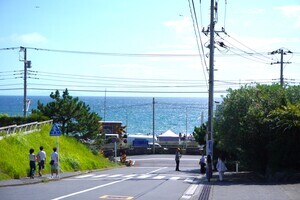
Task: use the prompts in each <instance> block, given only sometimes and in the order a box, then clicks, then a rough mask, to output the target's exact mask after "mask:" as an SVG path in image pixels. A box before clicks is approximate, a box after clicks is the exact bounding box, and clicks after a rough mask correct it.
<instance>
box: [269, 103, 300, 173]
mask: <svg viewBox="0 0 300 200" xmlns="http://www.w3.org/2000/svg"><path fill="white" fill-rule="evenodd" d="M268 122H269V123H270V125H271V128H272V129H273V130H274V132H273V133H274V138H273V140H272V141H271V144H270V145H269V152H270V153H271V154H270V159H269V162H270V165H271V166H273V168H274V171H277V170H280V169H300V154H299V152H300V146H299V144H300V104H299V103H298V104H295V105H293V104H291V103H288V104H287V105H286V106H283V107H281V108H277V109H275V110H273V111H272V112H271V113H270V115H269V117H268Z"/></svg>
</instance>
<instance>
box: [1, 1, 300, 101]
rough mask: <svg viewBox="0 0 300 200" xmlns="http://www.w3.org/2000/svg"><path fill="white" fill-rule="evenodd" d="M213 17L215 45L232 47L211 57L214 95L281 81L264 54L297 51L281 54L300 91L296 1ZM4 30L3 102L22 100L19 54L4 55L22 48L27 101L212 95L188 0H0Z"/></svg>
mask: <svg viewBox="0 0 300 200" xmlns="http://www.w3.org/2000/svg"><path fill="white" fill-rule="evenodd" d="M191 2H192V1H191V0H190V3H191ZM199 2H200V1H194V3H195V4H194V5H195V9H196V12H197V19H198V23H199V27H200V31H201V30H202V27H204V29H206V28H207V26H208V25H209V8H210V5H209V3H210V1H208V0H206V1H201V4H200V3H199ZM217 17H218V21H217V24H216V30H221V28H222V27H225V31H226V33H227V35H226V34H224V33H220V34H219V36H217V35H216V38H215V41H216V42H217V43H218V44H220V43H221V42H223V44H225V45H226V48H222V47H220V46H218V45H217V48H216V50H215V68H216V69H217V71H215V80H216V82H215V91H216V94H215V96H216V97H219V96H220V95H221V94H224V91H225V90H226V89H227V88H229V87H231V88H238V87H239V86H240V85H241V84H245V83H248V84H250V83H253V82H260V83H267V84H269V83H272V82H278V81H279V75H280V65H279V64H274V65H270V63H272V62H277V61H280V56H279V54H276V55H273V56H271V55H268V52H271V51H274V50H277V49H279V48H283V49H284V50H285V51H288V50H290V51H292V52H293V54H291V53H288V54H287V55H285V56H284V61H289V62H291V64H285V65H284V78H285V79H286V80H285V81H286V82H288V83H290V84H299V83H300V79H299V74H300V34H299V33H300V2H299V1H298V0H286V1H279V0H277V1H274V0H272V1H271V0H264V1H260V0H253V1H240V0H227V1H225V0H219V1H218V15H217ZM0 24H1V31H0V49H1V50H0V60H1V62H0V94H1V95H23V90H22V87H23V79H22V70H23V63H22V62H20V61H19V58H20V59H22V56H23V53H22V52H21V53H20V52H19V48H16V49H9V50H6V49H5V48H10V47H20V46H24V47H31V48H37V49H39V50H35V49H31V48H29V49H27V59H28V60H31V62H32V68H31V69H30V70H31V72H29V78H28V92H27V93H28V95H29V96H30V95H46V96H48V95H49V94H50V93H51V92H52V91H54V90H55V89H59V90H62V89H64V88H68V89H69V90H70V91H71V92H70V93H71V95H73V96H81V95H85V96H103V95H104V92H103V91H105V90H106V91H107V95H109V96H151V97H156V96H183V97H190V96H195V97H199V96H201V97H203V96H204V97H206V96H207V95H208V94H207V91H208V85H207V81H208V73H207V72H206V70H205V69H206V66H205V65H204V61H203V60H202V61H201V59H200V56H197V54H199V52H198V48H197V43H196V37H195V32H194V29H193V21H192V18H191V13H190V7H189V1H188V0H151V1H150V0H127V1H125V0H113V1H105V0H88V1H78V0H64V1H60V0H51V1H50V0H49V1H44V0H26V1H21V0H1V1H0ZM201 40H202V44H203V49H204V55H208V53H209V50H208V48H206V47H207V46H208V45H209V38H208V37H207V36H205V35H204V34H203V33H201ZM42 49H49V50H68V51H80V52H97V53H114V54H113V55H110V56H108V55H102V54H96V55H93V54H78V53H62V52H52V51H44V50H42ZM200 49H201V48H200ZM116 54H119V55H116ZM133 54H143V55H142V56H141V55H140V56H136V55H133ZM153 54H154V56H153ZM165 54H168V55H169V56H164V55H165ZM201 54H202V53H201ZM174 55H180V56H174ZM204 57H205V56H204ZM205 60H206V61H205V62H206V64H207V66H208V64H209V62H208V59H207V58H206V57H205ZM20 73H21V74H20ZM170 92H174V93H170ZM177 92H178V93H177Z"/></svg>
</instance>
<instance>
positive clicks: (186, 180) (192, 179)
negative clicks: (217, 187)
mask: <svg viewBox="0 0 300 200" xmlns="http://www.w3.org/2000/svg"><path fill="white" fill-rule="evenodd" d="M194 179H195V178H191V177H189V178H186V179H185V180H184V182H189V183H192V182H193V181H194Z"/></svg>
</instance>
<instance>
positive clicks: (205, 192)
mask: <svg viewBox="0 0 300 200" xmlns="http://www.w3.org/2000/svg"><path fill="white" fill-rule="evenodd" d="M210 188H211V186H210V185H204V186H203V188H202V191H201V193H200V196H199V200H208V199H209V193H210Z"/></svg>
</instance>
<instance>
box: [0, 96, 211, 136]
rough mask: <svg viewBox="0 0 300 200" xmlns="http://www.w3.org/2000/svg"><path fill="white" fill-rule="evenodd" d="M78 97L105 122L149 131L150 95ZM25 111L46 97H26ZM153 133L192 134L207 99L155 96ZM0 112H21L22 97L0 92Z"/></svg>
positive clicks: (131, 130) (133, 130)
mask: <svg viewBox="0 0 300 200" xmlns="http://www.w3.org/2000/svg"><path fill="white" fill-rule="evenodd" d="M78 98H79V100H81V101H84V102H85V103H86V104H88V105H89V106H90V108H91V110H92V111H93V112H97V113H98V114H99V116H100V117H102V119H103V118H104V110H105V120H107V121H122V122H123V125H127V131H128V132H129V133H142V134H149V133H152V129H153V123H152V121H153V98H152V97H106V107H105V108H104V97H99V96H98V97H96V96H79V97H78ZM28 99H30V106H29V113H30V111H31V110H32V109H36V108H37V102H38V100H40V101H41V102H42V103H44V104H46V103H48V102H49V101H51V98H50V97H49V96H28ZM154 109H155V116H154V118H155V133H156V134H157V135H158V134H160V133H162V132H165V131H166V130H168V129H170V130H172V131H174V132H175V133H177V134H179V133H186V132H187V133H192V132H193V130H194V127H195V126H200V125H201V121H202V120H203V122H205V121H206V119H207V98H197V97H188V98H186V97H157V98H155V104H154ZM0 113H1V114H4V113H6V114H9V115H10V116H14V115H21V116H22V114H23V96H17V95H15V96H14V95H0Z"/></svg>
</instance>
